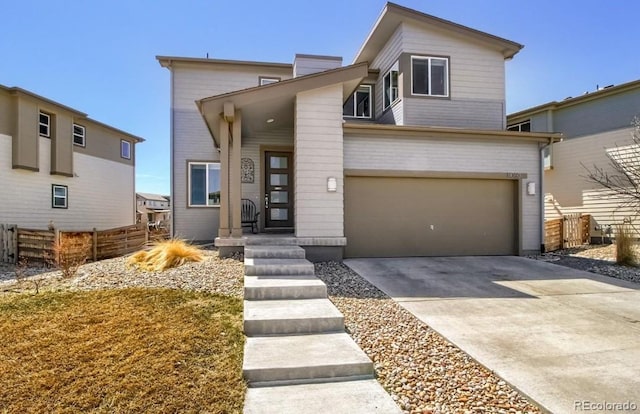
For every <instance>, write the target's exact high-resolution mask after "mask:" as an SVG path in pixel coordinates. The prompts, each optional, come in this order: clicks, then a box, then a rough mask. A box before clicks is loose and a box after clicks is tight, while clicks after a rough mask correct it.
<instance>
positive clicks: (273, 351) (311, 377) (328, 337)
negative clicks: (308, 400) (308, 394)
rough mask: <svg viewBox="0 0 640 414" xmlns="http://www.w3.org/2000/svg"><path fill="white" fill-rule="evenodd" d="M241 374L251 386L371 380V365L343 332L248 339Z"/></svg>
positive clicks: (372, 372) (372, 373)
mask: <svg viewBox="0 0 640 414" xmlns="http://www.w3.org/2000/svg"><path fill="white" fill-rule="evenodd" d="M242 366H243V373H244V377H245V379H246V380H247V381H248V382H249V385H250V386H264V385H269V386H276V385H287V384H301V383H308V382H320V381H321V380H322V381H326V382H330V381H344V380H349V379H352V380H355V379H371V378H373V375H374V370H373V363H372V362H371V360H370V359H369V358H368V357H367V355H366V354H365V353H364V352H363V351H362V350H361V349H360V348H358V345H356V343H355V342H353V340H352V339H351V337H349V335H347V334H346V333H344V332H342V333H328V334H314V335H295V336H266V337H254V338H247V341H246V342H245V345H244V361H243V364H242Z"/></svg>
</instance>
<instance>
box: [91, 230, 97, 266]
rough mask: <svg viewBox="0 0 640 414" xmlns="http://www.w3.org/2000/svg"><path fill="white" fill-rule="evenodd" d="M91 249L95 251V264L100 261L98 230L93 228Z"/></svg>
mask: <svg viewBox="0 0 640 414" xmlns="http://www.w3.org/2000/svg"><path fill="white" fill-rule="evenodd" d="M91 247H92V250H93V261H94V262H95V261H97V260H98V230H96V228H95V227H94V228H93V237H92V242H91Z"/></svg>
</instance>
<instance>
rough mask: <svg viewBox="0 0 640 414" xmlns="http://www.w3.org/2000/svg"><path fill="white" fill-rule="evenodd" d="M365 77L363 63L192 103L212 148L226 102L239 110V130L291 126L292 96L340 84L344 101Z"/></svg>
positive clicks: (216, 137) (216, 141) (365, 69)
mask: <svg viewBox="0 0 640 414" xmlns="http://www.w3.org/2000/svg"><path fill="white" fill-rule="evenodd" d="M368 74H369V70H368V67H367V64H366V63H360V64H357V65H350V66H343V67H339V68H336V69H331V70H326V71H324V72H317V73H311V74H309V75H304V76H299V77H296V78H292V79H286V80H283V81H280V82H275V83H270V84H268V85H261V86H254V87H251V88H247V89H241V90H239V91H234V92H228V93H224V94H221V95H216V96H211V97H208V98H204V99H200V100H198V101H196V105H197V106H198V109H199V110H200V114H201V115H202V117H203V118H204V121H205V123H206V125H207V127H208V128H209V132H210V133H211V136H212V137H213V140H214V142H215V144H216V146H219V145H220V142H219V140H218V126H219V124H220V119H221V117H220V114H221V113H222V112H223V106H224V104H225V103H227V102H230V103H233V104H234V105H235V107H236V108H237V109H242V110H243V112H244V114H243V119H242V127H243V128H246V127H247V125H250V123H251V122H255V123H261V122H264V121H265V120H266V119H268V118H274V119H276V118H280V119H284V120H286V122H287V123H291V126H293V119H292V116H293V101H294V98H295V96H296V94H298V93H300V92H304V91H308V90H312V89H317V88H323V87H325V86H329V85H335V84H338V83H341V84H342V85H343V95H344V97H345V99H346V97H347V96H349V95H351V93H352V92H353V91H354V90H355V89H356V87H357V86H358V84H359V83H360V81H361V80H362V79H363V78H365V77H367V76H368ZM245 115H246V116H245Z"/></svg>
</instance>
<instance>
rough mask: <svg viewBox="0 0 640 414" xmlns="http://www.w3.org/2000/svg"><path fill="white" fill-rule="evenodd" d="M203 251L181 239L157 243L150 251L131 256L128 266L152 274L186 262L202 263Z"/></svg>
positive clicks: (142, 251)
mask: <svg viewBox="0 0 640 414" xmlns="http://www.w3.org/2000/svg"><path fill="white" fill-rule="evenodd" d="M203 259H204V256H203V254H202V250H201V249H200V248H198V247H196V246H192V245H190V244H188V243H187V242H185V241H184V240H180V239H171V240H165V241H161V242H156V243H155V244H154V247H153V248H152V249H151V250H149V251H145V250H141V251H139V252H136V253H134V254H133V255H131V257H130V258H129V260H127V264H128V265H129V266H134V267H137V268H139V269H142V270H147V271H150V272H161V271H163V270H166V269H169V268H172V267H177V266H181V265H183V264H184V263H186V262H201V261H202V260H203Z"/></svg>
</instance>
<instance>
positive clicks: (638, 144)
mask: <svg viewBox="0 0 640 414" xmlns="http://www.w3.org/2000/svg"><path fill="white" fill-rule="evenodd" d="M632 125H633V127H634V129H633V133H632V134H631V141H632V142H631V143H630V144H629V145H625V146H617V147H615V148H613V149H610V150H607V157H608V158H609V162H608V165H607V167H602V166H597V165H593V167H592V168H588V167H586V166H585V165H584V164H583V165H582V166H583V167H584V168H585V169H586V170H587V175H586V176H585V178H586V179H587V180H589V181H591V182H593V183H596V184H598V185H599V186H601V187H603V188H606V189H609V190H611V192H612V193H613V194H614V195H616V196H618V197H619V198H620V206H619V207H627V208H630V209H632V210H633V211H634V212H636V214H637V213H638V212H640V118H638V117H635V118H634V119H633V122H632Z"/></svg>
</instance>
